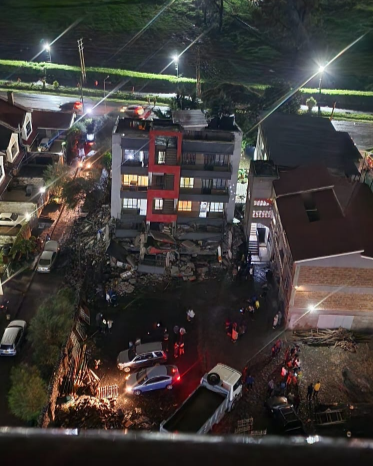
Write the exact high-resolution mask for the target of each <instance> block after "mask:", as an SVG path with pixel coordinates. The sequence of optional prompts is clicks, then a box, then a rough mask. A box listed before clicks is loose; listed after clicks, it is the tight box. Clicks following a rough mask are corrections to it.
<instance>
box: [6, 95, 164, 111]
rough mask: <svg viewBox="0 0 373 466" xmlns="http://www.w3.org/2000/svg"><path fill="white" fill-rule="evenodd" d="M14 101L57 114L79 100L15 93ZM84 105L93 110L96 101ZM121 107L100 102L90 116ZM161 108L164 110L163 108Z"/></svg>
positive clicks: (116, 103)
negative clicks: (63, 106) (66, 104)
mask: <svg viewBox="0 0 373 466" xmlns="http://www.w3.org/2000/svg"><path fill="white" fill-rule="evenodd" d="M0 95H1V96H2V97H6V92H0ZM146 95H147V94H144V95H140V94H137V95H136V96H134V98H133V100H136V97H138V98H139V100H143V99H144V97H145V96H146ZM14 100H15V102H16V103H18V104H20V105H23V106H24V107H26V108H31V109H35V110H52V111H55V112H59V111H60V105H61V104H65V103H67V102H75V101H77V100H79V99H77V98H76V97H73V96H70V97H65V96H59V95H51V94H29V93H23V92H15V93H14ZM84 104H85V106H86V108H93V106H94V105H96V104H97V100H93V99H90V98H85V99H84ZM123 105H125V101H123V102H111V101H107V102H106V104H105V102H102V103H101V104H100V105H98V106H97V107H95V109H94V110H93V112H92V115H104V114H106V113H110V112H119V109H120V108H121V107H123ZM155 108H157V107H155ZM162 108H163V109H164V107H162ZM123 115H124V113H123Z"/></svg>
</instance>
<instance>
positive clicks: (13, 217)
mask: <svg viewBox="0 0 373 466" xmlns="http://www.w3.org/2000/svg"><path fill="white" fill-rule="evenodd" d="M10 218H11V219H12V220H17V218H18V215H17V214H12V215H11V216H10Z"/></svg>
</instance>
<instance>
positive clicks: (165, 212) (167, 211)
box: [152, 207, 177, 215]
mask: <svg viewBox="0 0 373 466" xmlns="http://www.w3.org/2000/svg"><path fill="white" fill-rule="evenodd" d="M152 213H153V214H154V215H176V214H177V210H176V209H175V208H173V209H170V208H165V207H163V209H154V207H153V210H152Z"/></svg>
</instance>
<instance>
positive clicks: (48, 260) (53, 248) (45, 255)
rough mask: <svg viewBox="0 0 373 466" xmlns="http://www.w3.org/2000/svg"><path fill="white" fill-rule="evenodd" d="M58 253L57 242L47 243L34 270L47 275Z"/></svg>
mask: <svg viewBox="0 0 373 466" xmlns="http://www.w3.org/2000/svg"><path fill="white" fill-rule="evenodd" d="M58 251H59V247H58V242H57V241H47V242H46V243H45V246H44V251H43V252H42V253H41V256H40V259H39V262H38V266H37V269H36V270H37V271H38V272H40V273H49V272H50V271H51V270H52V267H53V265H54V263H55V262H56V259H57V254H58Z"/></svg>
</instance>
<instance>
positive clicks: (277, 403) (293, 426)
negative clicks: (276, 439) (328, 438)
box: [266, 396, 304, 435]
mask: <svg viewBox="0 0 373 466" xmlns="http://www.w3.org/2000/svg"><path fill="white" fill-rule="evenodd" d="M266 406H267V408H268V409H269V411H270V412H271V414H272V415H273V417H274V419H275V420H276V421H277V423H278V424H279V425H281V426H282V428H283V429H284V431H285V432H286V433H287V434H289V433H291V434H292V435H303V434H304V430H303V424H302V421H301V420H300V419H299V416H298V414H297V413H296V411H295V409H294V407H293V405H291V404H290V403H289V402H288V399H287V398H286V397H285V396H271V397H270V398H268V400H267V401H266Z"/></svg>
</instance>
